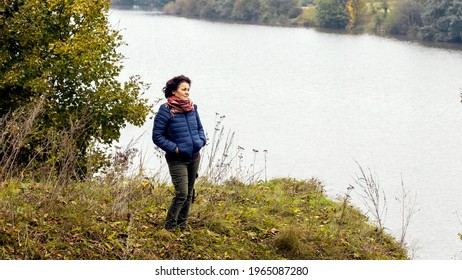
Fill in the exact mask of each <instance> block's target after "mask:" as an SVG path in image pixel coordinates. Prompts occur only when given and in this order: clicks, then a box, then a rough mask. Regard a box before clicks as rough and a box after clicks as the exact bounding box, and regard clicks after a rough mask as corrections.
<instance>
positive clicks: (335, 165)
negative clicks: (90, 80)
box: [109, 9, 462, 260]
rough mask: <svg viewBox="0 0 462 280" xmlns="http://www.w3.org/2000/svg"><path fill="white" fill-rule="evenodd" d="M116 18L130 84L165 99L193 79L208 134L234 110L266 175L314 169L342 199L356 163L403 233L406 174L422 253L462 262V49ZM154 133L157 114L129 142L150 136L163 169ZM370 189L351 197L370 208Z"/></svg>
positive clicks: (389, 221)
mask: <svg viewBox="0 0 462 280" xmlns="http://www.w3.org/2000/svg"><path fill="white" fill-rule="evenodd" d="M109 19H110V22H111V23H112V24H113V25H114V26H115V27H116V28H117V29H120V30H121V33H122V35H123V37H124V41H125V42H126V43H127V45H126V46H124V47H122V48H121V52H122V53H123V54H124V55H125V56H126V57H127V58H126V60H125V61H124V66H125V68H124V70H123V72H122V75H121V79H123V80H126V79H127V77H128V76H129V75H133V74H137V75H140V76H141V78H142V80H143V81H145V82H147V83H150V84H151V87H150V89H149V90H148V92H147V96H148V97H149V99H150V100H151V102H152V103H154V102H155V100H156V99H158V98H162V97H163V93H162V92H161V89H162V87H163V86H164V85H165V82H166V81H167V80H168V79H170V78H171V77H173V76H175V75H179V74H185V75H187V76H189V77H190V78H191V79H192V87H191V98H192V99H193V101H194V102H195V103H196V104H198V107H199V113H200V115H201V119H202V122H203V124H204V127H205V130H206V131H207V133H208V135H209V137H210V138H211V136H212V134H213V132H214V127H215V123H216V118H217V115H216V114H217V113H219V114H220V115H225V116H226V117H225V118H224V119H223V122H222V124H223V125H224V126H225V131H227V130H231V131H234V132H235V140H234V141H233V145H234V146H242V147H244V149H245V150H243V151H241V152H242V161H241V163H240V164H243V165H245V164H246V163H245V162H246V161H245V160H247V164H249V165H248V166H249V168H248V169H247V170H250V166H253V169H255V167H257V166H258V168H257V169H259V170H261V171H262V172H261V173H259V174H260V177H259V178H260V179H265V178H268V179H269V178H274V177H294V178H298V179H309V178H312V177H315V178H318V179H319V180H320V181H322V183H323V184H324V185H325V186H326V191H327V193H328V194H329V195H330V196H332V197H333V198H336V197H337V196H338V195H344V194H345V193H346V192H347V188H348V186H349V185H355V180H354V179H355V178H356V176H357V175H358V174H359V167H358V165H357V163H356V162H358V163H359V164H360V166H361V167H363V168H364V169H365V170H369V169H370V170H371V173H373V174H375V175H376V179H377V181H378V182H379V183H380V186H381V188H382V189H383V190H384V192H385V196H384V197H386V199H387V203H386V205H387V209H388V211H387V214H386V216H385V215H384V216H383V220H384V221H385V225H386V227H387V229H388V230H389V231H390V232H391V233H392V234H394V235H395V236H399V233H400V231H401V230H400V228H401V221H402V218H401V210H400V204H399V203H397V200H396V199H395V196H399V193H400V191H401V186H402V182H403V185H404V186H405V188H406V189H408V190H409V191H410V196H411V197H412V198H414V197H415V198H416V200H415V201H416V203H415V206H414V207H413V209H414V211H415V215H414V216H413V217H412V219H411V224H410V225H409V228H408V232H407V235H406V242H407V244H408V247H409V248H411V250H410V252H411V256H412V257H413V258H415V259H432V260H440V259H442V260H449V259H460V258H462V240H460V238H459V236H458V233H460V232H462V222H461V221H460V219H462V204H461V203H460V202H461V198H462V164H461V163H462V147H461V145H462V104H461V102H460V100H461V96H460V95H461V92H462V50H460V49H457V48H452V49H451V48H435V47H429V46H423V45H421V44H419V43H415V42H406V41H402V40H397V39H392V38H383V37H378V36H373V35H366V34H364V35H350V34H338V33H327V32H320V31H316V30H314V29H307V28H287V27H268V26H258V25H244V24H233V23H219V22H209V21H203V20H194V19H186V18H181V17H173V16H165V15H161V14H159V13H156V12H149V11H135V10H118V9H111V10H110V16H109ZM156 106H158V105H156ZM151 129H152V120H148V121H147V122H146V124H145V125H144V126H143V127H141V128H138V127H132V126H128V127H127V128H126V129H124V130H123V131H122V137H121V140H120V144H121V145H127V144H128V143H129V141H130V140H132V139H134V138H138V137H139V136H141V138H139V139H138V141H137V145H138V147H139V148H140V149H141V150H142V151H143V154H144V160H145V161H146V162H147V163H146V166H147V167H148V168H152V169H153V170H155V169H156V168H159V166H156V165H160V163H159V160H158V159H156V157H155V156H154V155H155V151H154V146H153V144H152V142H151ZM254 150H255V151H257V150H258V152H255V151H254ZM264 150H266V151H267V152H265V153H263V151H264ZM242 162H244V163H242ZM254 163H255V164H254ZM263 170H265V172H263ZM360 194H361V191H360V189H359V188H358V187H355V190H354V191H353V192H352V196H353V202H354V203H355V204H357V205H358V207H361V208H363V209H366V208H365V206H364V205H363V204H361V203H360V202H359V196H360ZM459 218H460V219H459Z"/></svg>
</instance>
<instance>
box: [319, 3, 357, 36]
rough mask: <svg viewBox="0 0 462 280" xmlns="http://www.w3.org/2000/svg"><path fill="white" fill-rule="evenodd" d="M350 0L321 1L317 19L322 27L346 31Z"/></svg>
mask: <svg viewBox="0 0 462 280" xmlns="http://www.w3.org/2000/svg"><path fill="white" fill-rule="evenodd" d="M347 1H348V0H319V3H318V5H317V8H316V10H317V19H318V23H319V25H320V26H321V27H326V28H336V29H344V28H345V27H346V26H347V25H348V21H349V14H348V10H347Z"/></svg>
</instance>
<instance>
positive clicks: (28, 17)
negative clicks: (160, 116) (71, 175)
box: [0, 0, 152, 164]
mask: <svg viewBox="0 0 462 280" xmlns="http://www.w3.org/2000/svg"><path fill="white" fill-rule="evenodd" d="M109 2H110V1H83V0H51V1H45V0H40V1H15V0H7V1H2V2H1V3H0V11H3V12H1V15H2V20H1V23H2V25H1V26H0V34H2V36H0V95H1V96H2V98H1V99H0V117H3V116H4V115H5V114H6V113H7V112H9V111H14V110H15V109H18V108H21V107H23V106H32V104H34V103H35V102H36V100H37V99H38V98H40V97H42V98H43V97H44V100H45V106H44V107H45V110H44V111H43V113H42V114H41V115H40V116H38V117H39V121H38V122H37V127H38V128H39V130H40V131H41V133H39V134H36V135H35V139H29V141H28V145H29V146H30V148H29V149H28V150H23V151H22V154H23V156H22V157H21V158H22V160H25V161H26V163H27V162H28V161H29V160H30V159H31V158H33V157H34V154H33V153H32V152H31V151H33V150H34V147H37V146H38V147H41V144H40V142H42V143H43V142H44V140H43V139H44V138H46V134H47V131H49V130H50V129H51V130H54V131H72V132H73V135H72V138H73V139H74V140H75V144H76V146H77V147H78V148H79V152H78V153H79V154H80V160H79V161H80V164H82V163H83V162H84V158H85V153H86V149H87V147H89V146H90V142H91V141H95V140H96V141H97V142H101V143H106V144H110V143H112V141H114V140H118V138H119V136H120V130H121V129H122V128H123V127H125V125H126V123H130V124H133V125H137V126H140V125H142V124H143V123H144V122H145V119H146V116H147V115H148V114H149V113H150V112H151V111H152V108H151V106H150V105H148V100H147V99H146V98H142V95H143V93H144V91H145V90H146V89H147V88H148V85H146V84H144V83H143V82H142V81H141V80H140V77H137V76H133V77H131V78H130V80H129V81H127V82H124V83H122V82H120V81H119V77H118V76H119V74H120V71H121V69H122V62H123V56H122V55H121V54H120V53H119V52H118V47H119V46H121V45H122V44H123V41H122V37H121V35H120V34H119V32H118V31H117V30H114V29H113V28H112V27H111V26H110V24H109V23H108V19H107V12H108V9H109ZM42 146H43V145H42ZM39 150H42V147H41V148H39ZM47 153H48V155H47V156H46V157H49V158H50V157H52V156H53V155H52V154H51V153H52V151H47V150H44V154H45V155H46V154H47ZM0 156H1V155H0Z"/></svg>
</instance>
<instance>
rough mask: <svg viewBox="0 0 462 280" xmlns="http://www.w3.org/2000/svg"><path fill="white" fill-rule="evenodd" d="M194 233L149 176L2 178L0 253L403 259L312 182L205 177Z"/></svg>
mask: <svg viewBox="0 0 462 280" xmlns="http://www.w3.org/2000/svg"><path fill="white" fill-rule="evenodd" d="M196 189H197V193H198V197H197V199H196V202H195V204H193V205H192V209H191V213H190V226H191V227H192V230H191V231H188V232H180V231H178V232H169V231H166V230H164V229H163V222H164V219H165V214H166V210H167V207H168V206H169V203H170V200H171V198H172V196H173V188H172V187H171V186H169V185H166V184H165V183H157V182H154V181H152V180H151V179H146V178H132V179H126V178H109V177H106V178H99V179H95V180H93V181H92V182H85V183H72V184H69V185H66V186H59V185H57V184H52V183H49V184H44V183H35V182H29V183H28V182H15V181H14V180H10V181H7V182H2V183H1V186H0V259H168V260H170V259H209V260H220V259H233V260H235V259H259V260H266V259H406V258H407V256H406V250H405V249H404V248H402V247H401V246H400V245H398V243H397V242H396V241H395V240H394V239H393V238H392V237H390V236H389V235H387V234H384V233H383V232H382V231H380V230H377V228H376V227H374V226H371V225H370V224H369V223H368V220H367V218H366V217H365V216H364V215H363V214H361V213H360V211H358V210H357V209H355V208H354V207H352V206H351V205H349V204H348V203H344V201H339V202H335V201H332V200H330V199H328V198H327V197H326V196H325V195H324V194H323V186H322V184H321V183H320V182H318V181H317V180H314V179H312V180H308V181H297V180H293V179H274V180H271V181H269V182H259V183H256V184H252V185H244V184H243V183H240V182H237V181H228V182H227V183H225V184H223V185H219V186H214V185H212V184H209V183H207V182H206V181H204V180H202V181H200V182H198V183H197V185H196Z"/></svg>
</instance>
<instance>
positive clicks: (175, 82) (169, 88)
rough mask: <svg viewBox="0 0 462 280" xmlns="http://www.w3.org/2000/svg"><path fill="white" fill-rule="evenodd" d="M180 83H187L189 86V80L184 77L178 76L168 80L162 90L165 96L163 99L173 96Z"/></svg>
mask: <svg viewBox="0 0 462 280" xmlns="http://www.w3.org/2000/svg"><path fill="white" fill-rule="evenodd" d="M181 83H188V84H189V86H191V79H189V78H188V77H186V76H184V75H180V76H176V77H173V78H171V79H170V80H168V82H167V83H166V84H165V87H164V88H163V89H162V91H163V92H164V94H165V98H169V97H170V96H173V92H174V91H175V90H177V89H178V86H180V84H181Z"/></svg>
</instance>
